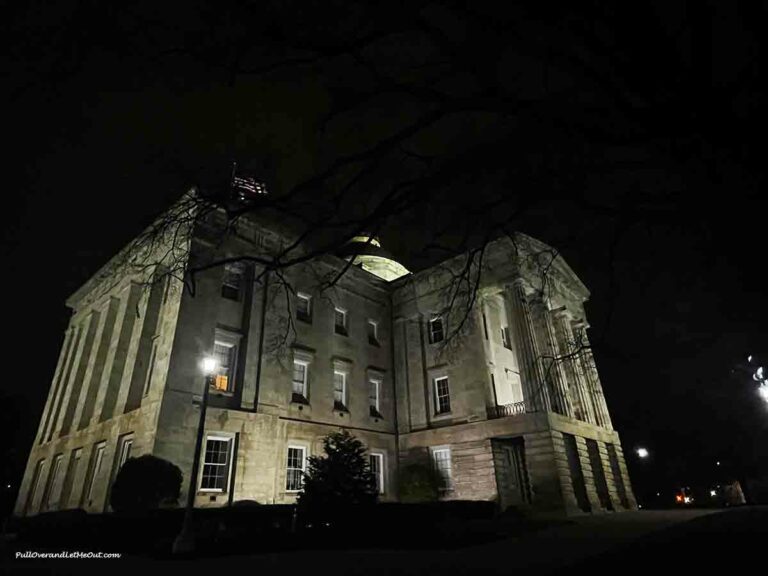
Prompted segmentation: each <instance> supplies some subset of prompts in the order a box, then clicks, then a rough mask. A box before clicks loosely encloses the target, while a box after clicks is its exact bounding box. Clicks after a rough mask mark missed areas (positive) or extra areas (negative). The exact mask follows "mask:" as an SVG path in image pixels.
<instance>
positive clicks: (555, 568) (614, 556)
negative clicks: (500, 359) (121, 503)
mask: <svg viewBox="0 0 768 576" xmlns="http://www.w3.org/2000/svg"><path fill="white" fill-rule="evenodd" d="M761 544H762V547H761ZM766 548H768V507H745V508H740V509H734V510H726V511H707V510H684V511H683V510H679V511H641V512H628V513H621V514H610V515H604V516H588V517H583V518H578V519H575V520H573V521H572V522H569V523H567V524H559V525H554V526H551V527H549V528H547V529H544V530H541V531H538V532H535V533H530V534H527V535H525V536H522V537H517V538H507V539H504V540H497V541H494V542H491V543H488V544H483V545H479V546H474V547H468V548H462V549H458V550H450V551H434V550H432V551H416V552H414V551H386V550H356V551H339V550H332V551H331V550H329V551H317V550H314V551H306V552H291V553H281V554H265V555H254V556H233V557H226V558H211V559H202V560H195V561H165V562H161V563H156V564H160V565H159V566H155V567H154V570H157V568H158V567H159V568H160V569H161V570H163V571H172V572H173V575H169V576H192V575H196V574H200V575H205V576H210V575H211V574H236V573H239V572H243V571H244V570H247V572H248V573H252V574H256V575H258V576H267V575H271V574H275V575H279V576H289V575H292V574H302V575H303V576H306V575H307V574H318V576H319V575H320V574H323V575H324V574H333V575H334V576H346V575H350V576H352V575H365V576H376V575H379V574H398V575H403V576H408V575H417V574H418V575H420V576H421V575H430V576H431V575H432V574H441V575H443V574H452V575H453V574H456V575H465V574H466V575H468V574H472V575H473V576H477V575H478V574H480V575H482V576H486V575H495V574H510V575H511V574H519V573H520V570H526V571H529V570H530V571H531V572H533V571H535V573H536V576H541V575H542V574H559V573H565V572H566V571H567V572H568V573H569V574H573V573H574V572H575V573H577V574H582V573H584V574H590V575H591V576H594V575H595V574H613V575H616V574H618V573H621V574H626V572H627V571H630V573H638V572H637V570H642V573H644V574H646V575H647V574H649V572H650V573H652V572H663V573H664V574H669V573H674V572H677V571H684V572H689V571H690V569H691V568H694V567H696V568H707V567H712V566H715V565H718V566H720V567H724V566H725V567H734V568H736V567H739V566H744V568H745V569H746V568H747V566H746V564H745V563H746V562H747V561H748V560H761V556H762V555H763V553H764V550H765V549H766ZM145 565H146V561H145V562H140V561H139V560H136V559H130V558H125V559H121V560H100V561H99V560H90V561H86V560H78V561H75V560H69V561H61V560H60V561H55V562H45V563H43V562H39V561H37V562H33V561H15V562H12V563H11V564H6V566H5V568H6V569H10V573H12V574H29V573H38V572H41V571H47V572H55V573H61V574H70V573H71V574H75V573H76V574H91V573H94V574H100V575H101V576H103V575H104V574H108V576H117V575H118V574H131V575H132V576H135V575H136V573H137V571H138V572H140V570H141V569H142V568H144V566H145ZM633 568H634V569H633ZM635 569H636V570H635ZM754 570H756V571H758V572H762V571H763V570H762V569H761V568H759V567H757V566H756V567H755V568H754ZM705 571H706V572H709V570H705ZM659 576H661V575H659Z"/></svg>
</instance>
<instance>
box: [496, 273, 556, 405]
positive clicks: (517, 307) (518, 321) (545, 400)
mask: <svg viewBox="0 0 768 576" xmlns="http://www.w3.org/2000/svg"><path fill="white" fill-rule="evenodd" d="M504 299H505V301H506V309H507V315H508V316H509V325H510V326H512V327H513V329H514V334H515V338H514V345H515V352H516V354H517V361H518V363H519V364H520V372H521V376H522V380H523V393H524V395H525V411H526V412H548V411H549V410H550V401H549V393H548V391H547V387H546V386H545V382H544V378H543V374H542V371H541V363H540V362H539V360H540V358H541V354H540V353H539V345H538V342H537V341H536V330H535V327H534V323H533V317H532V315H531V310H530V307H529V305H528V299H527V298H526V296H525V288H524V287H523V280H522V278H518V279H517V280H515V281H514V282H513V283H512V284H511V285H508V286H505V287H504Z"/></svg>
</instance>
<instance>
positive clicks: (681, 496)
mask: <svg viewBox="0 0 768 576" xmlns="http://www.w3.org/2000/svg"><path fill="white" fill-rule="evenodd" d="M675 502H678V503H682V502H683V495H682V494H677V495H675Z"/></svg>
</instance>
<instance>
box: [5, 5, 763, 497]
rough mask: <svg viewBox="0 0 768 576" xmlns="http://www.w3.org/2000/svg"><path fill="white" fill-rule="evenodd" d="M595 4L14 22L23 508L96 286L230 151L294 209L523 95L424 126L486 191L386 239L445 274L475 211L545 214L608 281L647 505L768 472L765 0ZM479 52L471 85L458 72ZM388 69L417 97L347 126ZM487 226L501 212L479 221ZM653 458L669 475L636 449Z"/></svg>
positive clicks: (291, 9) (9, 427) (15, 409)
mask: <svg viewBox="0 0 768 576" xmlns="http://www.w3.org/2000/svg"><path fill="white" fill-rule="evenodd" d="M539 4H541V3H539ZM579 4H582V3H579ZM583 4H584V5H583V7H582V8H580V9H579V10H581V11H579V12H576V11H574V12H567V13H566V12H562V13H557V12H555V11H553V10H551V9H549V10H547V9H545V8H544V7H541V6H538V7H537V6H536V4H535V3H532V4H531V6H526V5H525V3H522V4H517V5H516V6H515V7H508V8H506V9H505V11H504V12H495V11H494V10H495V9H494V8H492V4H491V3H488V5H487V6H486V5H485V4H483V3H482V2H480V3H472V4H471V5H470V4H467V5H464V4H463V3H461V2H458V3H450V4H446V5H445V6H441V5H440V3H430V2H424V3H419V2H408V3H398V2H392V3H386V6H384V5H382V6H379V5H378V4H377V3H372V5H371V7H361V6H358V5H357V3H351V2H346V3H345V2H324V3H315V2H260V3H253V4H248V3H239V2H226V3H216V6H213V3H211V5H207V4H205V3H196V2H190V3H185V4H184V6H183V9H182V8H179V7H177V6H174V5H173V3H163V6H162V7H157V6H154V5H153V3H141V2H139V3H131V7H130V8H120V7H116V6H109V7H107V6H105V5H104V4H103V3H98V2H87V1H86V2H74V1H72V2H64V3H54V5H51V4H50V3H43V2H25V3H20V4H19V5H18V6H14V7H6V8H4V9H3V16H2V18H0V22H2V24H0V32H1V34H0V37H2V40H1V41H2V42H3V43H4V45H3V50H2V54H3V56H2V58H3V59H4V62H3V70H4V74H3V75H2V78H0V82H1V83H2V90H1V93H2V98H3V99H4V100H5V102H4V103H3V106H2V113H3V124H2V126H3V129H2V134H3V136H4V141H5V146H4V151H3V160H4V174H5V177H6V184H5V186H4V192H3V199H4V207H3V215H4V218H3V222H4V226H3V227H2V230H0V254H2V260H3V264H4V273H3V283H2V289H3V302H4V304H5V310H6V314H5V323H4V326H5V330H4V333H5V337H4V339H3V340H4V343H5V351H6V354H5V360H6V363H7V364H8V365H9V366H12V367H13V373H10V374H7V375H6V377H5V378H4V379H2V383H1V384H0V393H1V394H2V404H1V407H2V418H1V422H2V429H3V430H2V431H3V438H4V441H3V443H2V452H3V455H2V459H3V466H2V468H1V469H0V474H2V476H3V477H2V487H3V489H4V490H5V497H6V499H8V498H9V497H12V495H13V494H15V490H16V486H17V484H18V482H19V480H20V475H21V472H22V471H23V466H24V464H25V461H26V455H27V452H28V449H29V446H30V443H31V442H32V438H33V435H34V432H35V430H36V428H37V425H38V421H39V418H40V414H41V412H42V409H43V405H44V402H45V398H46V395H47V393H48V388H49V386H50V381H51V378H52V375H53V371H54V368H55V363H56V360H57V356H58V353H59V348H60V346H61V343H62V340H63V333H64V329H65V327H66V325H67V322H68V318H69V313H68V310H67V309H66V307H65V305H64V301H65V299H66V297H67V296H68V295H69V294H71V293H72V292H73V291H74V290H75V289H76V288H77V287H79V286H80V285H81V284H82V283H83V282H84V281H85V280H87V279H88V278H89V277H90V276H91V275H92V274H93V273H94V272H95V271H96V270H97V269H98V268H99V267H100V266H101V265H102V264H103V263H105V262H106V261H107V260H108V258H109V257H111V256H112V255H113V254H114V253H115V252H116V251H117V250H118V249H119V248H120V247H122V246H123V245H124V244H125V243H126V242H127V241H129V240H130V239H131V238H132V237H133V236H135V235H136V234H137V233H138V232H139V231H140V230H141V229H142V228H143V227H144V226H146V225H147V224H148V223H149V222H150V221H151V219H152V217H153V216H154V215H156V214H158V213H159V212H161V211H162V210H163V208H165V207H167V206H168V204H169V203H170V202H172V201H173V200H175V199H176V198H178V197H179V196H180V194H182V193H183V192H184V191H185V190H187V189H188V188H189V186H191V185H193V184H199V183H200V182H211V181H215V180H216V179H218V178H223V177H224V176H225V175H226V174H228V170H229V165H230V163H231V161H233V160H237V161H239V162H240V163H241V164H243V165H246V166H256V167H259V169H260V170H261V171H262V173H264V174H266V175H267V176H268V179H271V180H270V184H271V185H272V187H273V189H274V190H275V191H276V192H275V193H277V194H279V193H280V192H281V191H282V190H286V189H288V188H289V187H290V185H291V184H294V183H296V182H298V181H301V180H302V179H303V178H306V177H308V176H311V175H312V174H314V173H316V172H317V170H319V169H321V167H322V166H324V165H327V163H328V162H329V161H332V160H333V158H334V157H335V155H339V154H348V153H350V152H354V151H355V150H359V149H360V148H361V147H363V148H365V147H367V146H369V145H370V144H371V143H375V142H376V141H378V139H381V138H382V134H386V133H387V129H388V127H390V126H393V125H397V124H398V122H400V121H402V119H403V118H410V117H412V115H413V114H418V113H420V112H422V110H421V109H419V107H418V106H419V105H422V104H423V100H424V99H427V100H428V99H429V98H433V97H434V96H435V92H438V93H439V94H440V97H441V98H443V97H444V98H447V99H448V100H449V101H451V102H455V101H457V99H460V98H465V97H467V96H469V97H471V98H473V99H474V100H473V101H472V106H486V102H487V99H490V100H491V101H492V102H493V104H492V106H498V105H499V103H501V104H503V106H510V107H512V106H514V108H513V109H512V111H511V112H510V111H508V110H507V109H504V111H503V112H501V113H500V112H499V111H498V110H494V114H495V115H496V116H493V117H490V116H488V115H487V114H486V111H485V110H482V111H481V112H482V113H480V114H478V115H477V116H472V117H469V116H467V117H461V116H460V115H459V116H458V120H456V119H455V118H454V120H455V121H453V122H448V123H446V124H444V125H441V126H439V127H437V128H435V129H434V130H432V131H426V132H425V134H424V135H423V138H422V140H421V141H419V142H417V143H416V144H414V146H415V149H418V151H419V153H422V152H424V151H425V150H427V151H428V152H429V154H432V155H435V156H437V157H438V159H440V158H444V159H445V158H451V160H450V162H446V164H453V166H454V167H460V168H461V169H462V170H463V169H464V168H465V167H466V170H465V175H466V177H465V178H462V177H455V178H453V183H452V184H445V188H444V192H443V193H442V195H441V197H440V198H441V202H440V203H439V206H438V204H436V203H430V204H429V205H427V206H420V207H417V208H415V209H414V210H413V211H412V212H409V213H408V215H407V217H403V218H400V219H397V220H396V221H393V222H390V223H388V225H387V226H386V227H385V228H384V229H383V230H382V231H381V237H382V241H383V243H384V245H385V246H386V247H387V248H388V249H390V250H391V251H392V252H393V253H394V254H395V255H397V256H398V257H399V258H400V259H401V260H402V262H403V263H404V264H405V265H406V266H409V267H411V268H413V269H418V268H419V267H421V266H425V265H428V264H429V263H431V262H433V261H434V260H435V254H431V253H429V251H428V250H424V246H425V245H426V244H428V243H429V242H428V239H429V237H430V236H431V235H432V234H433V233H436V230H437V229H438V228H439V227H440V226H442V224H444V223H445V222H451V223H457V222H459V219H460V218H466V219H469V218H470V216H469V215H466V211H465V210H463V207H464V206H466V205H467V202H468V200H472V198H473V195H475V194H477V197H478V198H483V197H484V196H483V194H484V192H483V190H484V189H485V188H484V187H487V188H488V189H491V188H492V187H493V186H494V185H495V186H496V188H493V189H494V190H495V192H494V193H495V194H504V195H508V196H509V197H510V198H514V199H515V202H516V204H515V206H516V207H517V208H520V207H521V206H522V207H524V210H520V211H519V212H516V217H515V219H514V221H513V223H512V225H513V226H514V227H515V229H519V230H522V231H525V232H527V233H529V234H531V235H532V236H534V237H537V238H540V239H542V240H544V241H546V242H548V243H550V244H551V245H553V246H555V247H557V248H559V249H560V250H561V251H562V254H563V256H564V257H565V258H566V260H567V261H568V262H569V264H570V265H571V266H572V267H573V268H574V270H575V271H576V272H577V274H579V276H580V277H581V278H582V280H583V281H584V283H585V284H586V285H587V286H588V287H589V288H590V289H591V290H592V298H591V301H590V303H589V304H588V309H587V311H588V314H589V319H590V321H591V324H592V331H591V338H592V341H593V343H594V345H595V355H596V358H597V363H598V369H599V370H600V373H601V377H602V382H603V386H604V389H605V394H606V397H607V400H608V405H609V408H610V410H611V413H612V416H613V421H614V425H615V426H616V427H617V429H618V430H619V431H620V433H621V435H622V440H623V444H624V447H625V450H626V451H627V452H628V460H629V461H630V462H629V463H630V466H631V471H632V472H633V473H634V480H635V484H636V488H637V489H638V492H640V493H641V495H643V494H650V493H652V492H655V491H656V490H657V489H658V490H662V489H663V490H668V489H670V488H672V487H674V486H675V485H676V484H678V483H696V482H701V483H708V482H714V481H715V480H716V479H720V478H721V477H722V475H723V474H726V475H728V474H731V475H735V476H739V477H742V478H744V477H747V476H759V475H760V474H763V475H766V474H768V470H767V468H768V466H766V463H765V462H764V461H765V458H764V454H765V448H764V447H765V446H766V445H768V405H766V404H764V403H761V401H760V399H759V398H758V396H757V394H756V390H755V386H754V384H753V383H752V382H751V381H750V379H749V376H748V374H746V373H744V372H740V371H739V370H738V369H736V368H737V366H738V365H739V364H743V363H744V362H745V360H746V356H747V355H748V354H753V355H755V356H756V357H757V358H761V357H762V358H763V359H764V361H765V362H768V343H767V342H766V335H765V332H764V326H765V325H766V321H768V317H767V316H768V313H767V311H766V304H765V299H764V294H765V286H766V284H765V274H764V268H765V263H766V257H765V213H766V207H767V206H766V204H768V202H767V201H766V199H765V194H764V188H765V174H766V161H765V159H766V154H765V143H764V126H765V125H766V123H765V115H766V113H765V110H766V100H765V92H764V87H763V86H762V83H763V82H765V80H766V78H765V76H766V73H765V72H766V70H765V68H766V63H767V62H766V57H767V56H768V51H767V50H766V49H767V46H766V42H768V41H766V40H765V38H764V37H763V36H764V34H763V30H762V24H763V23H764V22H765V21H766V19H765V18H766V16H768V15H767V14H766V13H765V8H764V7H763V8H761V7H759V6H756V5H753V3H747V2H744V3H741V2H728V3H725V2H724V3H722V6H720V5H718V4H716V3H714V2H701V3H689V4H697V6H688V7H686V3H684V2H680V3H676V2H656V3H654V2H651V3H644V4H643V6H642V7H640V6H638V7H637V8H624V9H622V10H621V11H617V10H618V9H617V8H609V7H601V6H599V4H605V3H583ZM755 4H756V3H755ZM321 5H322V7H321ZM573 10H576V8H573ZM424 30H427V31H429V32H430V34H428V35H427V38H428V39H429V40H431V41H432V42H433V43H430V42H429V41H426V40H424V37H423V36H419V34H420V33H423V32H424ZM435 30H438V31H440V34H435ZM438 36H439V38H440V39H439V40H438V39H436V38H437V37H438ZM371 38H375V39H376V40H371ZM355 42H358V43H359V44H365V43H366V42H370V44H371V46H369V47H368V48H367V49H366V51H365V52H364V55H365V58H366V59H368V61H369V62H374V63H376V64H377V65H378V64H381V63H382V62H385V64H382V65H381V66H380V67H378V68H376V70H375V71H374V72H372V71H371V68H370V66H367V65H362V64H360V62H358V61H355V60H354V59H352V58H350V57H349V55H348V54H345V53H344V51H343V50H341V49H340V46H342V44H345V45H347V46H348V45H349V44H354V43H355ZM393 46H394V47H397V50H395V49H394V48H393ZM435 46H437V47H435ZM317 54H321V55H322V59H321V62H320V63H317V61H316V56H317ZM308 60H310V61H312V62H310V63H307V61H308ZM446 60H447V61H448V64H445V63H444V61H446ZM286 61H287V62H289V64H286V65H281V66H272V64H274V63H275V62H283V63H285V62H286ZM404 63H407V65H408V67H406V64H404ZM452 65H456V68H457V69H458V72H456V73H444V69H440V68H439V67H440V66H452ZM378 74H380V75H383V76H385V77H386V78H387V79H388V80H392V79H393V78H394V79H395V80H396V81H397V82H398V83H400V84H403V85H407V86H408V87H409V89H408V90H405V91H404V93H400V94H398V95H397V96H396V97H391V98H390V97H385V96H384V97H381V98H379V99H376V100H374V101H372V103H371V104H370V105H369V106H364V107H362V108H361V109H358V110H354V111H353V112H350V113H345V114H340V116H341V118H340V120H339V121H338V122H337V124H336V125H335V127H334V128H333V129H331V130H330V133H329V132H327V131H326V132H324V131H323V129H322V128H323V127H324V125H323V119H326V118H327V116H328V114H329V113H331V112H334V111H338V110H347V108H345V106H347V105H348V104H349V102H350V101H355V99H359V100H360V99H363V98H366V97H368V95H369V93H375V92H376V89H377V88H376V86H377V84H376V82H378V81H380V79H379V78H377V76H376V75H378ZM416 88H418V89H416ZM478 94H482V95H483V96H482V97H480V96H477V95H478ZM488 95H490V96H488ZM476 96H477V98H475V97H476ZM484 98H486V99H484ZM510 102H512V104H510ZM414 110H415V112H414ZM462 113H463V109H462ZM473 114H474V111H473ZM498 118H501V119H502V120H498ZM489 134H493V135H494V138H499V140H498V141H499V142H503V146H501V145H500V146H495V147H493V148H492V149H491V151H490V152H483V153H482V155H481V159H478V155H475V154H473V150H474V148H473V146H477V149H483V150H485V149H484V148H482V146H484V145H486V144H487V139H486V137H487V135H489ZM457 142H461V146H459V145H458V144H456V143H457ZM390 160H391V159H388V162H389V161H390ZM438 163H439V160H438ZM391 166H392V164H385V168H384V169H386V171H387V174H389V175H392V174H393V173H396V172H397V170H398V168H395V169H394V172H393V169H392V167H391ZM397 166H400V164H398V165H397ZM392 177H393V178H394V176H392ZM437 185H440V184H439V182H438V184H437ZM372 193H373V192H372ZM425 193H426V192H425ZM363 194H364V193H363ZM488 194H490V192H489V193H488ZM357 201H359V202H360V203H361V204H365V198H364V197H361V196H358V198H357ZM436 214H437V215H436ZM484 217H487V218H494V217H495V216H491V215H488V216H485V215H482V214H481V215H479V216H478V215H472V216H471V218H474V219H475V220H473V221H472V222H470V223H469V224H467V226H470V225H471V226H474V227H478V221H479V222H482V220H483V218H484ZM456 225H457V226H459V227H461V226H463V225H464V224H462V223H458V224H456ZM734 370H735V371H734ZM641 445H642V446H645V447H647V448H648V449H649V450H650V452H651V458H650V459H649V460H648V461H646V462H639V461H638V460H637V459H636V457H635V456H634V455H632V454H631V450H632V449H633V448H635V447H637V446H641ZM717 461H720V462H721V466H720V467H719V468H717V467H716V464H715V463H716V462H717ZM8 484H11V486H12V487H11V489H7V488H6V486H7V485H8Z"/></svg>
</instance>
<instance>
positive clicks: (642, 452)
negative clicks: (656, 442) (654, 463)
mask: <svg viewBox="0 0 768 576" xmlns="http://www.w3.org/2000/svg"><path fill="white" fill-rule="evenodd" d="M635 452H636V453H637V455H638V456H639V457H640V458H648V450H647V449H645V448H638V449H637V450H635Z"/></svg>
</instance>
